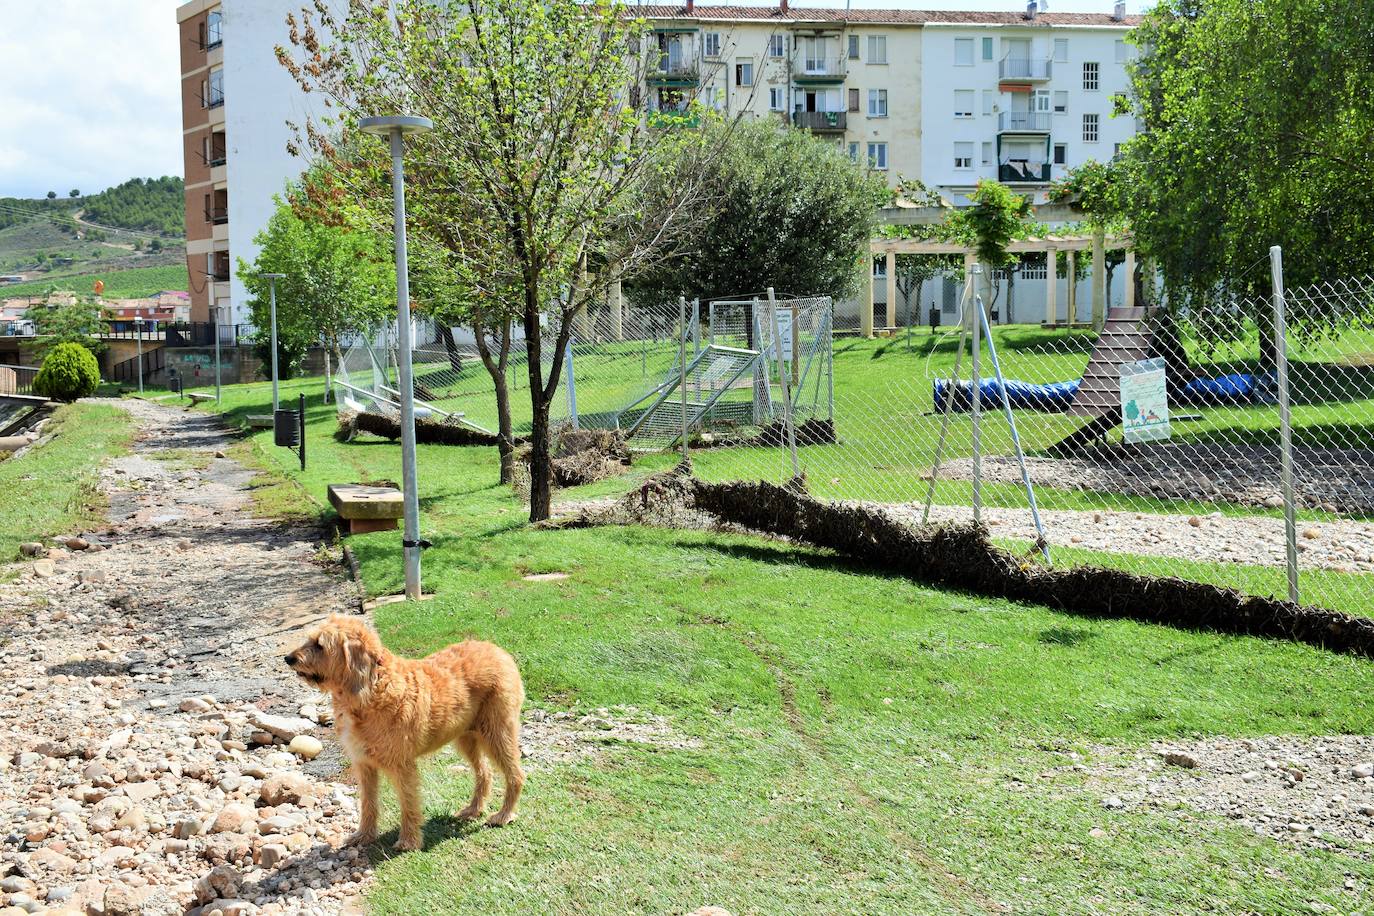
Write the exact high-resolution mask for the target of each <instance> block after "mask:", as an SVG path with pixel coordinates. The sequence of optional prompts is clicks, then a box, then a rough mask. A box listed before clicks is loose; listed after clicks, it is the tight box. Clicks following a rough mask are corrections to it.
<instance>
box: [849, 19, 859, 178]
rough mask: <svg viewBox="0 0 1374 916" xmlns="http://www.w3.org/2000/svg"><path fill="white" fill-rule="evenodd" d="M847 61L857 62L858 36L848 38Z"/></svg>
mask: <svg viewBox="0 0 1374 916" xmlns="http://www.w3.org/2000/svg"><path fill="white" fill-rule="evenodd" d="M849 59H850V60H858V59H859V36H858V35H850V36H849ZM854 155H855V156H857V155H858V152H857V151H856V152H855V154H854Z"/></svg>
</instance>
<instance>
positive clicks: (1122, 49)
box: [1116, 38, 1128, 64]
mask: <svg viewBox="0 0 1374 916" xmlns="http://www.w3.org/2000/svg"><path fill="white" fill-rule="evenodd" d="M1127 59H1128V58H1127V55H1126V42H1124V41H1122V40H1121V39H1119V38H1118V39H1117V40H1116V62H1117V63H1118V64H1124V63H1125V62H1126V61H1127Z"/></svg>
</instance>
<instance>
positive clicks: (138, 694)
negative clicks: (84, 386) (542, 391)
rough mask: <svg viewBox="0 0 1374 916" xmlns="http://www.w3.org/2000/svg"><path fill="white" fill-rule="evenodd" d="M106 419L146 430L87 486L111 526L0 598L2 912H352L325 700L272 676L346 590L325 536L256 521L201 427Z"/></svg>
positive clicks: (52, 543) (219, 437)
mask: <svg viewBox="0 0 1374 916" xmlns="http://www.w3.org/2000/svg"><path fill="white" fill-rule="evenodd" d="M120 406H123V407H125V408H126V409H128V410H130V411H131V412H132V413H133V415H134V417H135V418H136V420H137V422H138V424H139V427H140V434H139V439H138V441H137V443H136V445H135V449H134V453H133V454H131V455H128V456H126V457H123V458H120V459H116V460H114V461H112V462H111V463H110V464H109V465H108V466H107V467H106V468H105V469H104V471H103V472H102V476H101V480H100V484H99V488H100V491H101V493H102V494H103V495H104V496H105V497H106V498H107V499H108V500H109V504H110V510H109V522H108V523H107V524H106V525H104V526H102V527H99V528H97V529H96V530H92V531H80V532H65V533H62V534H61V535H60V536H59V537H56V538H52V539H49V540H47V541H46V542H45V543H44V544H43V545H41V549H36V548H29V549H26V550H25V554H27V555H29V556H30V558H29V559H27V560H26V561H24V563H22V564H21V565H20V566H19V575H18V576H17V577H15V578H13V579H11V580H10V581H6V582H4V584H0V666H2V667H3V669H4V670H5V672H6V675H7V676H6V678H5V679H4V680H3V682H0V800H2V801H3V804H0V877H2V880H0V912H9V911H12V910H14V909H15V908H18V909H19V910H22V911H25V912H31V911H32V912H37V911H54V912H62V913H98V914H104V916H118V914H136V913H137V914H158V913H185V912H191V913H200V914H204V916H210V914H214V913H222V914H225V916H228V914H236V913H263V914H272V913H312V914H333V913H345V912H356V911H358V908H359V895H360V894H361V893H362V891H363V889H364V888H365V886H366V882H367V880H368V878H369V874H370V868H369V864H368V859H367V854H366V851H365V850H363V849H359V848H357V847H345V846H343V845H342V841H343V839H344V838H345V837H346V836H347V835H348V834H350V833H351V832H352V831H353V830H354V829H356V826H357V816H356V807H357V805H356V799H355V790H354V789H353V787H352V786H349V785H346V784H344V783H343V782H342V781H339V780H338V779H337V777H338V775H339V772H340V759H339V757H338V752H337V745H336V744H335V743H334V742H332V741H330V742H328V743H325V742H323V741H321V737H329V731H330V730H329V722H330V717H329V713H328V700H327V699H326V698H323V697H321V696H320V695H318V694H315V693H313V692H310V691H307V690H305V689H304V688H303V687H302V685H301V684H300V683H299V682H298V681H297V680H296V679H295V678H294V677H292V676H291V674H290V672H289V671H287V670H286V669H285V666H284V665H282V664H281V663H280V658H281V655H282V654H283V647H284V646H286V645H288V644H289V643H291V642H292V641H293V640H294V639H296V638H297V634H298V631H299V630H300V629H301V628H303V627H305V626H308V625H309V624H310V623H312V622H313V621H315V620H317V619H319V617H320V616H322V615H323V614H326V613H329V612H331V611H335V610H339V611H344V610H347V609H348V608H349V607H355V606H356V596H355V595H353V594H351V588H352V587H351V586H350V585H348V584H347V583H345V582H344V580H343V579H342V578H341V577H340V576H339V575H338V574H337V573H336V572H335V571H332V570H326V569H325V568H323V567H322V566H321V565H320V563H319V561H318V558H319V556H320V554H321V547H322V545H321V543H320V540H319V532H317V531H314V530H310V529H302V528H283V527H281V526H278V525H276V524H274V523H270V522H266V521H262V520H257V519H253V518H251V516H250V514H249V511H248V510H249V495H248V485H249V483H250V481H251V478H252V475H251V473H250V472H248V471H246V470H245V469H244V468H242V467H241V466H240V465H238V464H237V463H235V462H234V461H232V460H229V459H227V458H223V457H213V456H214V455H215V454H216V453H218V454H220V455H223V454H224V450H225V449H226V448H227V446H228V439H227V437H226V435H225V434H224V432H223V431H222V430H221V429H220V428H219V427H218V426H217V425H216V424H215V422H214V421H213V420H212V419H211V418H208V417H204V416H202V415H199V414H190V413H184V412H181V411H177V410H173V409H169V408H166V407H161V406H158V405H155V404H150V403H147V402H141V401H125V402H120ZM173 450H175V452H176V454H177V455H178V456H180V457H182V458H184V455H185V454H186V452H187V450H190V451H191V452H194V453H197V456H198V457H203V458H204V459H205V460H204V461H197V462H194V463H195V464H197V465H199V467H195V468H188V467H186V466H185V465H186V462H185V461H184V460H177V461H164V460H159V453H160V452H161V453H165V454H166V455H167V456H168V457H170V456H171V453H172V452H173ZM302 704H305V705H304V706H303V705H302ZM307 713H308V715H307ZM331 748H332V750H331ZM293 749H294V750H295V751H296V753H293V752H292V751H293ZM7 908H8V909H7Z"/></svg>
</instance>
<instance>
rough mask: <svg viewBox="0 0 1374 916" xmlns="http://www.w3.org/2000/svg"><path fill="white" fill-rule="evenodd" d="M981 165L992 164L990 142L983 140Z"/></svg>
mask: <svg viewBox="0 0 1374 916" xmlns="http://www.w3.org/2000/svg"><path fill="white" fill-rule="evenodd" d="M983 165H992V142H991V141H988V140H985V141H983Z"/></svg>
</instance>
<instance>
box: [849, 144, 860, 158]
mask: <svg viewBox="0 0 1374 916" xmlns="http://www.w3.org/2000/svg"><path fill="white" fill-rule="evenodd" d="M849 161H850V162H858V161H859V144H857V143H851V144H849Z"/></svg>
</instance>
